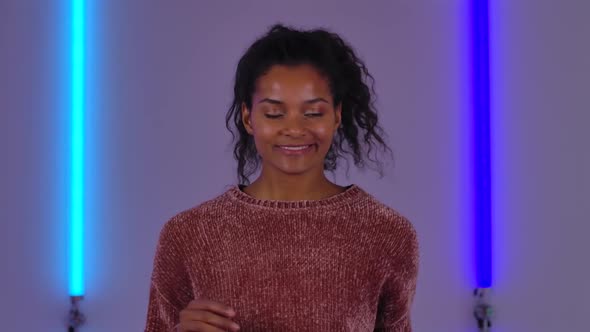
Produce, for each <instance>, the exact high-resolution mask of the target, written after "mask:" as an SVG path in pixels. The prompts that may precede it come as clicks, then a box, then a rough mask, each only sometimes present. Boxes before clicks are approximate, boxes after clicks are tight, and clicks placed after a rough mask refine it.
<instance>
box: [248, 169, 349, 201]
mask: <svg viewBox="0 0 590 332" xmlns="http://www.w3.org/2000/svg"><path fill="white" fill-rule="evenodd" d="M344 189H345V187H341V186H338V185H336V184H334V183H332V182H330V181H329V180H328V179H327V178H326V176H325V174H324V172H323V170H322V171H321V173H319V174H315V175H313V176H312V175H309V174H305V175H303V174H301V175H299V174H298V175H285V174H280V175H277V174H272V173H269V172H264V169H263V171H262V172H261V175H260V177H258V178H257V179H256V180H255V181H254V182H252V183H251V184H250V185H249V186H248V187H246V188H244V192H246V193H247V194H249V195H251V196H253V197H256V198H259V199H269V200H281V201H297V200H317V199H322V198H327V197H330V196H333V195H335V194H338V193H340V192H342V191H344Z"/></svg>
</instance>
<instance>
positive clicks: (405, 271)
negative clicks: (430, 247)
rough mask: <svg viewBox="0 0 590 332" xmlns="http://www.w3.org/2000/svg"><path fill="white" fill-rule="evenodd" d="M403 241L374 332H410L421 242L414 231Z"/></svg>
mask: <svg viewBox="0 0 590 332" xmlns="http://www.w3.org/2000/svg"><path fill="white" fill-rule="evenodd" d="M407 229H409V230H410V231H409V232H407V233H408V235H406V236H405V238H403V239H402V241H401V245H400V246H399V247H398V248H397V250H396V251H397V253H395V254H394V259H393V260H392V264H391V266H390V272H389V274H388V275H387V277H386V279H385V282H384V284H383V287H382V289H381V294H380V296H379V305H378V309H377V321H376V324H375V330H374V331H379V332H411V331H412V325H411V318H410V310H411V307H412V303H413V300H414V294H415V292H416V279H417V276H418V261H419V252H418V240H417V235H416V231H415V230H414V229H413V227H409V228H407Z"/></svg>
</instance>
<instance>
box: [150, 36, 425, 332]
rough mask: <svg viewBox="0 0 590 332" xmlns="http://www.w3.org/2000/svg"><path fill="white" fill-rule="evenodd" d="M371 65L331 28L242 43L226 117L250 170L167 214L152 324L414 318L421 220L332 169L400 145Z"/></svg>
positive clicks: (294, 324) (314, 327)
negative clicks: (335, 176) (377, 98)
mask: <svg viewBox="0 0 590 332" xmlns="http://www.w3.org/2000/svg"><path fill="white" fill-rule="evenodd" d="M366 78H371V79H372V77H371V75H370V74H369V73H368V72H367V69H366V67H365V66H364V64H363V63H362V61H360V59H358V58H357V56H356V55H355V53H354V51H353V49H352V48H351V47H350V46H349V45H348V44H347V43H345V42H344V41H343V40H342V39H341V38H340V37H339V36H338V35H336V34H334V33H331V32H328V31H326V30H321V29H319V30H312V31H300V30H294V29H291V28H287V27H284V26H282V25H275V26H273V27H272V28H271V29H270V30H269V31H268V32H267V34H266V35H264V36H263V37H261V38H260V39H258V40H257V41H255V42H254V44H253V45H252V46H251V47H250V48H249V49H248V50H247V52H246V53H245V54H244V55H243V56H242V58H241V59H240V61H239V64H238V67H237V71H236V76H235V87H234V100H233V104H232V106H231V108H230V109H229V112H228V114H227V116H226V125H227V128H228V129H229V130H230V131H231V132H232V135H233V134H234V131H235V133H236V134H237V140H236V144H235V147H234V157H235V158H236V159H237V161H238V167H237V173H238V180H239V182H241V183H240V184H238V185H235V186H231V187H230V188H229V189H227V190H226V191H225V192H224V193H223V194H222V195H219V196H217V197H215V198H213V199H211V200H209V201H206V202H204V203H201V204H200V205H198V206H196V207H194V208H191V209H188V210H185V211H183V212H180V213H179V214H177V215H176V216H174V217H172V218H171V220H169V221H168V222H167V223H166V224H165V226H164V228H163V229H162V232H161V234H160V239H159V242H158V247H157V250H156V257H155V260H154V270H153V273H152V283H151V289H150V297H149V306H148V314H147V323H146V329H145V331H148V332H152V331H154V332H155V331H158V332H161V331H183V332H188V331H191V332H194V331H200V332H214V331H237V330H238V328H239V329H240V330H241V331H411V323H410V308H411V304H412V300H413V297H414V293H415V289H416V277H417V270H418V242H417V236H416V232H415V229H414V228H413V226H412V224H411V223H410V222H409V221H408V220H407V219H406V218H405V217H403V216H402V215H400V214H399V213H397V212H396V211H395V210H393V209H392V208H389V207H388V206H386V205H384V204H383V203H381V202H379V201H378V200H377V199H375V198H374V197H373V196H371V195H370V194H368V193H367V192H365V191H364V190H363V189H361V188H360V187H359V186H357V185H355V184H351V185H348V186H339V185H337V184H335V183H332V182H331V181H329V180H328V179H327V178H326V176H325V174H324V171H326V170H327V171H334V170H335V169H336V166H337V160H338V159H339V158H341V157H343V156H344V155H345V154H350V155H352V157H353V159H354V163H355V165H356V166H358V167H360V168H362V167H364V166H365V164H364V161H365V160H364V157H365V156H367V157H368V159H369V161H371V162H375V163H378V162H377V161H376V160H374V159H371V158H370V156H369V155H370V152H371V151H372V150H373V151H374V147H375V146H376V145H377V144H378V145H379V146H382V147H383V148H384V150H386V151H389V152H391V150H390V149H389V148H388V147H387V145H386V144H385V143H384V141H383V139H382V137H381V135H380V133H381V134H382V130H381V128H380V127H379V126H378V124H377V119H378V118H377V114H376V112H375V111H374V107H373V103H372V94H371V90H370V89H369V88H368V86H367V85H366V84H365V83H364V80H365V79H366ZM233 126H235V127H234V128H232V127H233ZM361 135H362V136H361ZM234 139H236V135H234ZM365 148H366V149H365ZM259 168H260V175H259V176H258V178H257V179H256V180H255V181H254V182H252V183H250V181H249V176H251V175H252V174H254V172H256V171H257V170H258V169H259ZM379 171H380V174H381V169H379Z"/></svg>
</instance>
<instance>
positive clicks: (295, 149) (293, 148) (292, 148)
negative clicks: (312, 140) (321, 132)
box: [277, 144, 315, 154]
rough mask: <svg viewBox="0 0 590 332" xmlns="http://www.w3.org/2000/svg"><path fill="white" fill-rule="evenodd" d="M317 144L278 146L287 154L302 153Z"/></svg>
mask: <svg viewBox="0 0 590 332" xmlns="http://www.w3.org/2000/svg"><path fill="white" fill-rule="evenodd" d="M314 145H315V144H308V145H277V147H278V148H279V149H280V150H281V151H283V152H285V153H287V154H302V153H304V152H307V151H310V150H311V148H312V147H313V146H314Z"/></svg>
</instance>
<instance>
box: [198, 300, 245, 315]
mask: <svg viewBox="0 0 590 332" xmlns="http://www.w3.org/2000/svg"><path fill="white" fill-rule="evenodd" d="M187 309H201V310H208V311H211V312H215V313H218V314H220V315H223V316H226V317H233V316H234V315H235V314H236V313H235V310H233V309H232V308H231V307H229V306H226V305H224V304H222V303H219V302H216V301H211V300H206V299H200V300H194V301H191V302H190V303H189V305H188V307H187Z"/></svg>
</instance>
